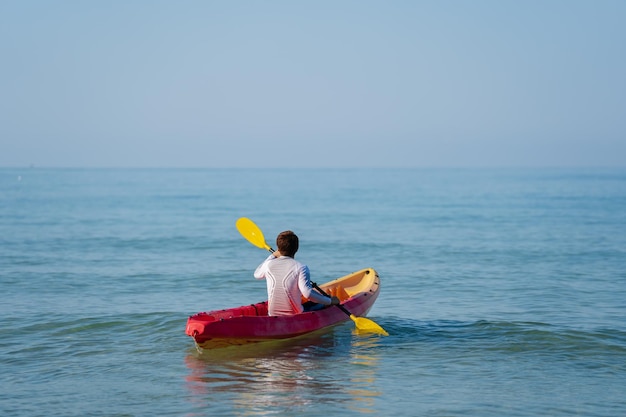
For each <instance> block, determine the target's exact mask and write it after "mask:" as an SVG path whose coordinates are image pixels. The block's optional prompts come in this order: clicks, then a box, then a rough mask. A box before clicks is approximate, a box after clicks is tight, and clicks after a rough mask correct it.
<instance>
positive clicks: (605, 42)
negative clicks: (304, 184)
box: [0, 0, 626, 167]
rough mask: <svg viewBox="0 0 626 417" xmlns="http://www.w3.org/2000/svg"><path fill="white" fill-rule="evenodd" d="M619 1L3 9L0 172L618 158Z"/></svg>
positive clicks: (623, 50)
mask: <svg viewBox="0 0 626 417" xmlns="http://www.w3.org/2000/svg"><path fill="white" fill-rule="evenodd" d="M625 22H626V1H623V0H601V1H592V0H589V1H576V0H562V1H558V0H542V1H539V0H531V1H506V0H493V1H484V0H474V1H465V0H463V1H452V0H442V1H436V0H431V1H417V0H416V1H363V0H355V1H341V0H333V1H323V0H321V1H320V0H317V1H219V2H218V1H153V0H149V1H148V0H146V1H140V0H129V1H115V0H106V1H84V0H75V1H66V0H55V1H47V0H46V1H32V0H14V1H11V0H6V1H2V2H0V54H1V55H0V60H1V65H0V166H29V165H31V164H34V165H35V166H53V167H56V166H60V167H63V166H66V167H274V166H290V167H293V166H300V165H302V166H307V167H337V166H365V167H368V166H371V167H413V166H415V167H422V166H426V167H428V166H471V167H473V166H487V167H491V166H626V24H625Z"/></svg>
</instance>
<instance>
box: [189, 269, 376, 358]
mask: <svg viewBox="0 0 626 417" xmlns="http://www.w3.org/2000/svg"><path fill="white" fill-rule="evenodd" d="M320 287H321V288H322V290H324V292H326V293H327V294H329V295H334V296H336V297H338V298H339V299H340V300H341V305H342V306H343V307H344V308H345V309H346V310H348V311H349V312H350V313H352V314H353V315H354V316H364V315H366V314H367V313H368V312H369V310H370V309H371V308H372V306H373V305H374V301H376V298H377V297H378V293H379V291H380V278H379V277H378V273H377V272H376V271H375V270H374V269H372V268H366V269H362V270H360V271H356V272H353V273H351V274H349V275H346V276H343V277H341V278H337V279H335V280H333V281H330V282H327V283H325V284H322V285H320ZM346 320H350V317H349V316H348V315H347V314H345V312H344V311H342V309H340V308H339V307H338V306H329V307H326V308H324V309H322V310H318V311H309V312H304V313H299V314H294V315H291V316H268V315H267V301H262V302H259V303H256V304H251V305H245V306H241V307H235V308H229V309H225V310H215V311H209V312H202V313H197V314H194V315H193V316H190V317H189V319H188V320H187V327H186V329H185V333H186V334H187V335H188V336H190V337H192V338H193V340H194V342H195V344H196V345H197V346H198V347H199V348H201V349H216V348H224V347H228V346H234V345H244V344H249V343H257V342H263V341H269V340H277V339H287V338H291V337H296V336H301V335H303V334H306V333H310V332H314V331H316V330H320V329H323V328H325V327H329V326H333V325H336V324H339V323H342V322H344V321H346ZM364 320H365V319H364Z"/></svg>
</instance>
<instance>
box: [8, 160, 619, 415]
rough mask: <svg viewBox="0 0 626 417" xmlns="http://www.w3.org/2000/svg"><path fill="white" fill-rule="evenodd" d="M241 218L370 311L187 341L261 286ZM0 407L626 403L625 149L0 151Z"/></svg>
mask: <svg viewBox="0 0 626 417" xmlns="http://www.w3.org/2000/svg"><path fill="white" fill-rule="evenodd" d="M240 217H248V218H250V219H251V220H253V221H254V222H255V223H256V224H257V225H258V226H259V227H260V228H261V230H262V232H263V234H264V236H265V238H266V240H267V242H268V243H269V244H270V245H272V246H274V242H275V236H276V235H277V234H278V233H279V232H281V231H283V230H293V231H294V232H296V234H298V236H299V237H300V250H299V251H298V254H297V255H296V259H298V260H300V261H301V262H303V263H306V264H307V265H308V266H309V269H310V270H311V275H312V279H313V280H314V281H315V282H318V283H320V284H321V283H324V282H326V281H330V280H332V279H335V278H337V277H340V276H343V275H346V274H348V273H350V272H353V271H356V270H359V269H362V268H367V267H372V268H374V269H375V270H376V271H377V272H378V274H379V276H380V280H381V292H380V296H379V298H378V300H377V301H376V304H375V305H374V307H373V308H372V310H371V311H370V312H369V315H368V317H369V318H370V319H371V320H373V321H375V322H376V323H378V324H379V325H380V326H382V327H383V328H384V329H385V330H386V331H387V332H388V333H389V336H382V335H377V334H363V333H358V332H356V331H355V327H354V323H353V322H352V321H351V320H348V321H346V322H345V323H342V324H340V325H337V326H335V327H332V328H330V329H326V330H324V331H321V332H317V333H314V334H311V335H307V336H304V337H300V338H295V339H290V340H285V341H279V342H269V343H261V344H255V345H251V346H247V347H246V346H244V347H236V348H232V349H231V348H228V349H225V350H220V351H203V352H200V351H198V350H197V349H196V347H195V345H194V343H193V340H192V339H191V338H189V337H188V336H186V335H185V332H184V330H185V324H186V321H187V318H188V316H190V315H192V314H194V313H197V312H201V311H210V310H217V309H223V308H228V307H235V306H240V305H245V304H251V303H254V302H258V301H262V300H264V299H265V298H266V288H265V284H264V283H263V282H262V281H257V280H255V279H254V278H253V276H252V273H253V271H254V269H255V268H256V266H257V265H258V264H259V263H261V262H262V261H263V259H264V258H265V257H266V256H267V252H266V251H264V250H262V249H259V248H257V247H255V246H253V245H251V244H250V243H249V242H248V241H246V240H245V239H244V238H243V237H242V236H241V235H240V234H239V233H238V231H237V229H236V228H235V222H236V221H237V219H238V218H240ZM0 371H1V372H0V415H2V416H19V417H22V416H28V417H30V416H46V417H52V416H63V417H67V416H189V417H191V416H300V415H303V416H344V417H348V416H360V415H374V416H459V417H461V416H473V417H489V416H494V417H496V416H497V417H503V416H519V417H531V416H532V417H534V416H589V417H592V416H605V417H617V416H624V415H626V169H624V168H532V169H531V168H484V169H482V168H458V169H453V168H415V169H409V168H406V169H405V168H403V169H392V168H377V169H367V168H350V169H278V168H277V169H234V168H233V169H165V168H164V169H58V168H57V169H45V168H37V167H24V168H2V169H0Z"/></svg>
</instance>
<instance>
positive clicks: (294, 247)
mask: <svg viewBox="0 0 626 417" xmlns="http://www.w3.org/2000/svg"><path fill="white" fill-rule="evenodd" d="M298 245H299V242H298V236H296V234H295V233H294V232H292V231H291V230H286V231H284V232H281V233H280V234H279V235H278V237H276V246H278V250H279V251H280V254H281V255H283V256H289V257H291V258H293V257H294V256H295V255H296V252H298Z"/></svg>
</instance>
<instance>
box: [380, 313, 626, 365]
mask: <svg viewBox="0 0 626 417" xmlns="http://www.w3.org/2000/svg"><path fill="white" fill-rule="evenodd" d="M377 322H378V323H379V324H381V325H382V326H383V327H384V328H385V329H386V330H387V331H388V332H389V333H390V334H391V336H390V337H389V338H385V339H383V346H386V347H387V348H389V349H402V348H406V347H409V346H413V345H431V346H433V347H438V348H442V349H446V350H448V351H450V352H452V351H463V352H465V354H472V355H494V354H504V355H515V354H534V355H550V356H554V357H561V358H562V359H565V360H581V361H588V362H587V363H588V364H589V366H593V363H596V364H601V363H602V362H605V363H612V364H616V363H620V359H621V362H622V363H624V364H625V365H621V368H622V369H626V332H624V331H621V330H616V329H596V330H578V329H571V328H565V327H560V326H554V325H551V324H547V323H535V322H507V321H502V322H499V321H484V320H481V321H476V322H459V321H435V322H422V321H415V320H407V319H394V320H389V319H387V320H377ZM613 366H614V365H613Z"/></svg>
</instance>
